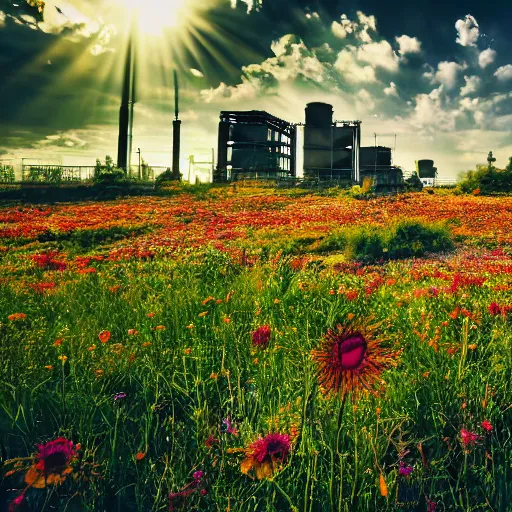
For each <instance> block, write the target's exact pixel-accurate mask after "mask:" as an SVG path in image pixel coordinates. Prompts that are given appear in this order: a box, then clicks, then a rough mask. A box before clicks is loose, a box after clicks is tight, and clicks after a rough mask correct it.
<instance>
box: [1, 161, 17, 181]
mask: <svg viewBox="0 0 512 512" xmlns="http://www.w3.org/2000/svg"><path fill="white" fill-rule="evenodd" d="M15 179H16V177H15V174H14V167H13V166H12V165H2V164H0V183H14V181H15Z"/></svg>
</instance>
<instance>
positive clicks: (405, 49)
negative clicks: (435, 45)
mask: <svg viewBox="0 0 512 512" xmlns="http://www.w3.org/2000/svg"><path fill="white" fill-rule="evenodd" d="M395 40H396V42H397V43H398V45H399V50H398V53H399V54H400V55H401V56H403V55H405V54H407V53H419V52H420V51H421V41H420V40H419V39H417V38H416V37H409V36H406V35H405V34H404V35H403V36H400V37H395Z"/></svg>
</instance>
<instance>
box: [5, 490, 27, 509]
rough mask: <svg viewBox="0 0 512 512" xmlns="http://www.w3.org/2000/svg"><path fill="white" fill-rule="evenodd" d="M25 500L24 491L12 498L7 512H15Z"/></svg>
mask: <svg viewBox="0 0 512 512" xmlns="http://www.w3.org/2000/svg"><path fill="white" fill-rule="evenodd" d="M24 500H25V491H23V492H22V493H21V494H20V495H19V496H17V497H16V498H14V499H13V500H12V501H11V503H10V505H9V512H16V510H18V507H19V506H20V505H21V504H22V503H23V501H24Z"/></svg>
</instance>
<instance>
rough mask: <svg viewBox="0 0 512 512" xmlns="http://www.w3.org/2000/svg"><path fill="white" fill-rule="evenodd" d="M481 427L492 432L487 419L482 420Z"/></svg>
mask: <svg viewBox="0 0 512 512" xmlns="http://www.w3.org/2000/svg"><path fill="white" fill-rule="evenodd" d="M482 428H484V429H485V430H487V432H492V428H493V427H492V424H491V422H490V421H489V420H484V421H482Z"/></svg>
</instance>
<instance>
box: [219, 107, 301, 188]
mask: <svg viewBox="0 0 512 512" xmlns="http://www.w3.org/2000/svg"><path fill="white" fill-rule="evenodd" d="M294 149H295V127H294V125H293V124H292V123H288V122H286V121H283V120H282V119H279V118H277V117H275V116H273V115H270V114H268V113H267V112H263V111H259V110H252V111H249V112H221V113H220V123H219V143H218V150H217V159H218V164H217V172H216V173H215V176H214V179H215V181H231V180H237V179H243V178H282V177H286V176H293V175H294V169H295V162H294V158H295V152H294Z"/></svg>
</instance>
